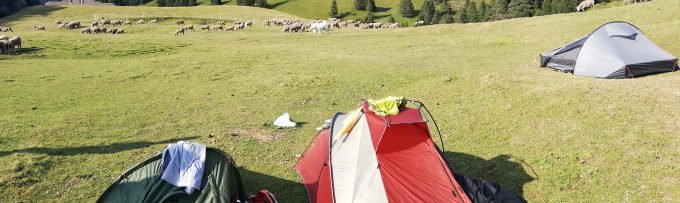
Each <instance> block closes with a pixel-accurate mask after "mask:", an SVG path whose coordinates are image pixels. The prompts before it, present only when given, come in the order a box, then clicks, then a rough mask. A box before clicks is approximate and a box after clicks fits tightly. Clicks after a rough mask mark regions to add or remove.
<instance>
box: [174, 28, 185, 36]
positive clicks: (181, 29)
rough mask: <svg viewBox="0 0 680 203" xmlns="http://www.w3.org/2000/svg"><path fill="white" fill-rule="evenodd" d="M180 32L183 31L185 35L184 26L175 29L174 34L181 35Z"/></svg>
mask: <svg viewBox="0 0 680 203" xmlns="http://www.w3.org/2000/svg"><path fill="white" fill-rule="evenodd" d="M180 33H182V35H184V28H179V29H177V30H176V31H175V33H174V35H175V36H177V35H179V34H180Z"/></svg>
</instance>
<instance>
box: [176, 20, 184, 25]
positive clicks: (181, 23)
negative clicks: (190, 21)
mask: <svg viewBox="0 0 680 203" xmlns="http://www.w3.org/2000/svg"><path fill="white" fill-rule="evenodd" d="M175 25H184V20H178V21H177V22H175Z"/></svg>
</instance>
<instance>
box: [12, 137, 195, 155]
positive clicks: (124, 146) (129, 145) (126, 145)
mask: <svg viewBox="0 0 680 203" xmlns="http://www.w3.org/2000/svg"><path fill="white" fill-rule="evenodd" d="M196 138H198V136H193V137H185V138H175V139H167V140H162V141H156V142H147V141H142V142H121V143H114V144H110V145H95V146H83V147H66V148H49V147H29V148H25V149H18V150H17V149H15V150H10V151H0V157H4V156H7V155H10V154H13V153H33V154H45V155H50V156H73V155H78V154H112V153H118V152H122V151H127V150H132V149H139V148H145V147H148V146H150V145H154V144H164V143H173V142H178V141H182V140H193V139H196Z"/></svg>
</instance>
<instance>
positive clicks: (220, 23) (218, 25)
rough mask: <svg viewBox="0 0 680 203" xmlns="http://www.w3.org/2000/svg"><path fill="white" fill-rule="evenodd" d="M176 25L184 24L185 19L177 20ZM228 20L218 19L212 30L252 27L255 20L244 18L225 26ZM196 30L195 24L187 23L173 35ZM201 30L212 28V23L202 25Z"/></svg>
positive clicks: (233, 29) (235, 29)
mask: <svg viewBox="0 0 680 203" xmlns="http://www.w3.org/2000/svg"><path fill="white" fill-rule="evenodd" d="M175 24H176V25H184V20H179V21H177V22H175ZM225 26H226V22H225V21H217V22H216V23H215V25H213V26H212V30H222V31H238V30H242V29H245V28H246V27H251V26H253V21H242V20H237V21H236V22H234V25H232V26H229V27H225ZM189 30H191V31H196V30H194V25H187V26H184V27H181V28H179V29H177V30H175V32H174V33H173V35H175V36H177V35H179V34H184V33H185V32H186V31H189ZM201 30H211V27H210V25H202V26H201Z"/></svg>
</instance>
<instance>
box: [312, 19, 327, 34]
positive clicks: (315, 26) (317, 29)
mask: <svg viewBox="0 0 680 203" xmlns="http://www.w3.org/2000/svg"><path fill="white" fill-rule="evenodd" d="M310 28H311V29H312V32H314V34H315V35H316V34H323V33H327V32H328V31H329V30H330V29H331V28H330V24H328V22H327V21H323V22H320V23H312V25H311V26H310Z"/></svg>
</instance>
